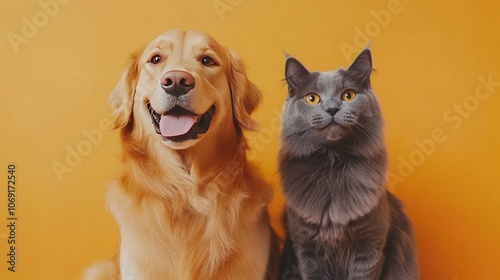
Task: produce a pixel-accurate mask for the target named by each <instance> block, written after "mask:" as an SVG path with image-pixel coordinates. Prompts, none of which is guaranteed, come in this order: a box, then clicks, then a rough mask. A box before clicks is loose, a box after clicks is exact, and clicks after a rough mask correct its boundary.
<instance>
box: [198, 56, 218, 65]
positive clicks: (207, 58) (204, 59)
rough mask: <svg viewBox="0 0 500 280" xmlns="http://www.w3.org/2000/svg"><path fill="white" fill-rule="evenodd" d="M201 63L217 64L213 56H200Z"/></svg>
mask: <svg viewBox="0 0 500 280" xmlns="http://www.w3.org/2000/svg"><path fill="white" fill-rule="evenodd" d="M201 64H203V65H205V66H214V65H217V63H215V60H214V59H213V58H211V57H210V56H204V57H202V58H201Z"/></svg>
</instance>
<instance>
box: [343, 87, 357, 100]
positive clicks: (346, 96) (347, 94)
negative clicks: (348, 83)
mask: <svg viewBox="0 0 500 280" xmlns="http://www.w3.org/2000/svg"><path fill="white" fill-rule="evenodd" d="M340 98H341V99H342V100H343V101H347V102H349V101H353V100H354V98H356V93H355V92H354V90H352V89H348V90H346V91H344V92H343V93H342V95H341V96H340Z"/></svg>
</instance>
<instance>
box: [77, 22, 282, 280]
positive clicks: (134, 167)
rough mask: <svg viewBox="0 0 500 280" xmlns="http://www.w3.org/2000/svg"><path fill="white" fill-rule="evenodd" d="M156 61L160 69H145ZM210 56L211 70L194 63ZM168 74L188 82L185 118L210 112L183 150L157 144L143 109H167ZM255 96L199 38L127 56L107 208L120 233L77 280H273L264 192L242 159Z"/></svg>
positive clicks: (162, 40) (167, 38)
mask: <svg viewBox="0 0 500 280" xmlns="http://www.w3.org/2000/svg"><path fill="white" fill-rule="evenodd" d="M155 54H158V55H160V56H161V57H162V62H161V63H159V64H151V63H150V62H149V60H150V59H151V57H152V56H153V55H155ZM205 55H208V56H210V57H211V58H213V59H214V61H216V63H217V65H216V66H214V67H207V66H205V65H203V64H202V63H200V57H203V56H205ZM171 70H180V71H185V72H188V73H190V74H191V75H192V76H193V77H194V78H195V83H196V86H195V90H192V92H190V93H189V94H187V95H186V100H187V102H189V103H190V104H191V105H192V108H193V111H194V112H195V113H197V114H202V113H203V112H204V111H206V110H207V108H209V107H210V105H215V108H216V111H215V114H214V116H213V119H212V122H211V125H210V127H209V130H208V131H207V132H206V133H205V134H204V135H202V136H200V138H199V139H196V140H188V141H184V142H182V143H173V142H170V141H162V137H161V136H160V135H158V134H157V133H156V132H155V129H154V127H153V125H152V124H151V116H150V113H149V112H148V108H147V104H148V102H149V103H150V105H151V106H152V108H153V109H155V110H158V111H161V110H162V106H164V104H165V103H166V102H167V101H166V100H165V96H166V94H165V92H164V91H163V90H162V89H161V87H160V86H159V85H158V83H159V80H160V78H161V77H162V75H163V74H164V73H166V72H168V71H171ZM260 99H261V93H260V91H259V90H258V89H257V87H256V86H255V85H254V84H253V83H252V82H250V81H249V80H248V78H247V76H246V75H245V70H244V67H243V65H242V63H241V61H240V59H239V58H238V56H237V55H236V54H235V53H234V52H232V51H230V50H228V49H226V48H225V47H222V46H221V45H219V44H218V43H217V42H216V41H215V40H214V39H213V38H211V37H210V36H208V35H206V34H204V33H201V32H197V31H187V32H184V31H178V30H175V31H170V32H167V33H165V34H163V35H161V36H159V37H158V38H156V39H155V40H153V41H152V42H151V43H150V44H149V45H148V46H147V47H146V48H145V49H144V50H143V51H139V52H137V53H135V54H134V55H132V58H131V61H130V63H129V65H128V66H127V68H126V70H125V72H124V74H123V77H122V79H121V81H120V82H119V83H118V85H117V86H116V88H115V90H114V91H113V93H112V94H111V98H110V102H111V105H112V107H113V108H114V110H115V114H116V122H115V125H116V127H117V128H121V139H122V145H123V152H124V159H123V161H124V170H123V173H122V176H121V178H120V179H119V180H117V181H114V182H112V183H111V185H110V186H109V190H108V194H107V204H108V207H109V209H110V210H111V212H112V213H113V215H114V216H115V219H116V221H117V223H118V226H119V230H120V236H121V240H120V244H119V250H118V252H117V253H116V255H115V257H114V258H113V259H112V260H110V261H108V262H106V263H100V264H96V265H94V266H93V267H91V268H90V269H88V270H87V271H86V273H85V277H84V278H85V279H135V280H139V279H144V280H161V279H172V280H191V279H193V280H194V279H200V280H201V279H203V280H210V279H213V280H235V279H236V280H237V279H259V280H262V279H275V277H277V276H276V275H275V273H276V255H277V254H278V252H277V250H278V249H277V245H276V242H275V238H274V237H275V235H274V232H273V230H272V229H271V227H270V226H269V221H268V216H267V205H268V203H269V201H270V199H271V196H272V190H271V188H270V186H269V185H268V184H267V183H266V182H265V181H264V180H263V179H262V178H261V177H260V175H259V174H258V172H257V171H256V169H255V168H254V167H253V166H251V165H250V164H249V162H248V161H247V159H246V155H245V154H246V142H245V138H244V135H243V132H242V130H243V129H245V130H253V129H255V123H254V122H253V120H252V119H251V118H250V114H251V113H252V111H253V110H254V109H255V108H256V106H257V105H258V104H259V102H260Z"/></svg>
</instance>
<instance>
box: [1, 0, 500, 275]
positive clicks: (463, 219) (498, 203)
mask: <svg viewBox="0 0 500 280" xmlns="http://www.w3.org/2000/svg"><path fill="white" fill-rule="evenodd" d="M0 3H1V7H2V8H1V9H0V18H1V20H2V25H1V27H0V34H1V35H2V37H1V38H2V39H1V40H0V46H1V53H0V71H1V72H0V88H1V95H0V104H1V105H2V108H1V110H0V111H1V113H0V114H1V118H0V131H1V133H2V134H1V135H2V137H1V145H0V172H3V174H4V175H2V176H0V178H3V179H0V186H6V184H7V179H6V177H7V165H8V164H9V163H15V164H16V166H17V173H16V175H17V176H18V186H17V192H16V194H17V208H16V215H17V217H18V221H17V236H16V238H17V266H16V270H17V272H15V273H11V272H9V271H7V267H8V265H7V263H6V261H7V256H6V254H7V253H8V252H7V248H8V246H7V242H6V241H7V237H8V235H9V234H8V232H7V227H6V226H5V225H6V224H7V220H6V218H7V190H6V187H1V189H2V190H1V191H0V279H78V278H79V277H80V275H81V272H82V271H83V269H84V268H85V267H86V266H88V265H89V264H91V263H92V262H94V261H96V260H102V259H106V258H108V257H110V256H111V255H112V253H113V250H114V247H115V244H116V241H117V236H118V232H117V228H116V226H115V224H114V220H113V218H112V217H111V215H110V214H109V213H108V212H107V211H106V208H105V205H104V193H105V186H106V182H108V181H109V180H110V179H111V178H114V177H116V176H117V175H118V174H119V171H120V161H119V155H120V146H119V140H118V133H117V131H112V132H109V133H107V132H102V129H104V128H105V127H106V122H107V121H109V118H108V117H109V114H110V113H111V112H110V108H109V106H108V104H107V98H108V95H109V93H110V92H111V90H112V88H113V87H114V85H115V84H116V82H117V81H118V79H119V77H120V74H121V71H122V69H123V66H124V65H125V63H126V59H127V57H128V55H129V54H130V53H131V52H133V51H134V50H136V49H138V48H139V47H141V46H143V45H144V44H146V43H148V42H149V41H150V40H152V39H153V38H155V37H156V36H157V35H159V34H161V33H163V32H164V31H166V30H169V29H174V28H180V29H200V30H203V31H205V32H207V33H209V34H211V35H212V36H214V37H215V38H216V39H217V40H218V41H219V42H221V43H222V44H223V45H226V46H228V47H230V48H232V49H235V50H237V52H238V53H239V54H240V55H241V56H242V57H243V58H244V60H245V61H246V64H247V65H248V74H249V76H250V77H251V79H252V80H253V81H254V82H255V83H256V84H258V85H259V86H260V88H261V89H262V90H263V92H264V94H265V99H264V101H263V104H262V105H261V107H260V108H259V110H258V111H257V113H256V114H255V118H256V119H257V120H258V121H259V122H260V123H261V127H262V129H261V131H260V132H259V133H253V134H249V135H248V137H249V138H251V139H253V140H252V146H253V151H252V153H251V154H250V157H251V159H252V160H253V161H255V162H256V163H257V164H259V165H260V166H261V167H262V170H263V172H264V174H265V175H266V177H267V178H268V179H269V180H270V181H271V182H273V185H274V186H275V190H276V195H275V200H274V201H273V203H272V205H271V213H272V215H273V223H274V225H275V226H276V227H279V222H278V216H279V212H280V209H281V207H282V203H283V201H282V197H281V194H280V191H279V185H278V176H277V171H276V170H277V169H276V155H277V151H278V147H279V127H278V125H277V124H278V122H277V120H278V117H279V112H280V111H281V107H282V104H283V101H284V99H285V95H286V87H285V86H284V85H283V83H282V81H281V80H282V78H283V65H284V56H283V50H286V51H287V52H288V53H290V54H292V55H294V56H296V57H297V58H298V59H299V60H301V61H302V62H303V63H304V64H305V65H306V66H307V67H308V68H310V69H317V70H329V69H334V68H337V67H346V66H348V65H349V63H350V62H351V61H352V59H353V58H354V54H353V53H350V51H352V52H358V51H359V50H360V49H361V48H362V47H364V46H365V45H366V44H367V40H368V39H372V51H373V62H374V67H375V68H376V69H377V73H376V74H375V75H374V76H373V78H372V83H373V88H374V90H375V92H376V94H377V95H378V97H379V100H380V103H381V106H382V110H383V114H384V117H385V120H386V129H385V133H386V142H387V147H388V151H389V157H390V172H391V177H390V179H391V180H390V181H389V183H388V188H389V189H391V190H392V191H394V192H395V193H396V194H397V195H398V196H399V197H400V198H401V199H402V200H403V201H404V202H405V204H406V209H407V213H408V215H409V216H410V218H411V219H412V221H413V223H414V227H415V230H416V236H417V242H418V251H419V259H420V264H421V274H422V279H443V280H444V279H449V280H454V279H460V280H463V279H474V280H477V279H498V275H500V266H499V263H500V253H499V252H500V237H499V236H500V184H499V179H498V178H499V177H498V176H499V168H498V166H499V164H498V158H499V157H500V148H499V145H498V143H499V142H500V130H499V129H498V127H499V125H498V120H499V119H500V110H499V109H498V108H499V106H500V96H498V95H500V68H499V65H500V51H499V50H500V35H499V34H500V33H499V28H500V17H498V13H499V12H500V10H499V8H500V4H499V3H500V2H498V1H471V0H470V1H461V2H456V1H453V2H452V1H416V0H415V1H411V0H380V1H361V0H355V1H340V0H335V1H264V0H260V1H249V0H215V1H214V0H206V1H186V0H184V1H165V0H162V1H143V2H142V1H141V2H140V1H97V0H92V1H83V0H72V1H70V0H65V1H62V0H60V2H56V0H41V1H35V0H28V1H7V0H1V1H0ZM43 3H49V4H47V5H48V6H47V5H44V4H43ZM224 5H225V6H224ZM216 6H217V7H219V8H220V10H218V9H216ZM30 24H33V26H31V28H29V25H30ZM23 32H24V33H23ZM16 36H17V37H16ZM13 38H15V39H16V40H14V39H13ZM19 38H21V39H19ZM12 40H14V41H12ZM480 77H482V78H483V80H484V79H485V80H488V79H490V80H491V81H493V84H490V85H489V86H488V87H486V86H484V82H483V83H482V82H481V78H480ZM496 81H498V82H496ZM476 90H477V91H476ZM88 135H91V136H90V139H91V140H92V142H91V141H89V140H88V137H89V136H88ZM78 149H79V150H80V151H81V152H82V153H83V155H82V153H80V155H79V158H78V156H75V155H73V157H71V151H76V150H78ZM57 163H59V164H60V165H66V166H67V169H66V170H65V171H67V172H66V173H63V174H59V175H60V178H58V176H57V174H56V172H55V171H54V164H56V165H57ZM70 164H71V165H72V166H70ZM70 171H71V172H70ZM4 224H5V225H4Z"/></svg>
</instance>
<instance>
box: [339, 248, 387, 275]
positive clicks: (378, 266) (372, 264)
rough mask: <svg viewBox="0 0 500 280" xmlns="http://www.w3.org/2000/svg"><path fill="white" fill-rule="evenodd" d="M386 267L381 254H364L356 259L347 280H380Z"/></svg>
mask: <svg viewBox="0 0 500 280" xmlns="http://www.w3.org/2000/svg"><path fill="white" fill-rule="evenodd" d="M383 265H384V254H383V253H381V252H376V253H374V252H372V253H370V252H362V253H359V254H358V255H357V256H356V257H355V258H354V262H353V263H352V265H351V267H350V269H349V277H348V278H347V280H379V279H380V275H381V274H382V267H383Z"/></svg>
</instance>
